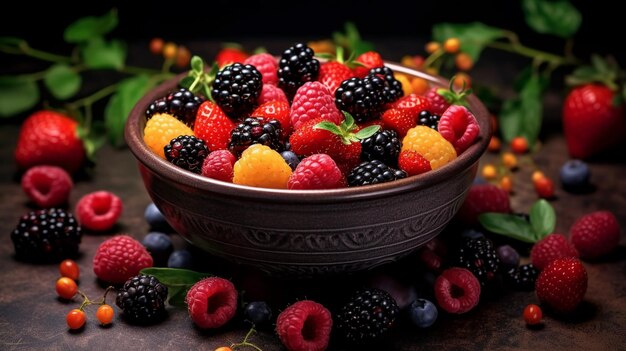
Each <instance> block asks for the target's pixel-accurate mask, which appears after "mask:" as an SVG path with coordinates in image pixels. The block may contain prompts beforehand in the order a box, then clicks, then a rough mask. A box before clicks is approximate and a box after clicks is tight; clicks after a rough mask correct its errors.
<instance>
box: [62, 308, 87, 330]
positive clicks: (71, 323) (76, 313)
mask: <svg viewBox="0 0 626 351" xmlns="http://www.w3.org/2000/svg"><path fill="white" fill-rule="evenodd" d="M86 320H87V318H86V317H85V312H83V311H82V310H79V309H78V308H75V309H73V310H71V311H70V312H69V313H68V314H67V315H66V316H65V322H66V323H67V326H68V328H70V329H72V330H76V329H80V328H82V327H83V326H84V325H85V321H86Z"/></svg>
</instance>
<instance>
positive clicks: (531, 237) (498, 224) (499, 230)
mask: <svg viewBox="0 0 626 351" xmlns="http://www.w3.org/2000/svg"><path fill="white" fill-rule="evenodd" d="M478 221H479V222H480V224H481V225H482V226H483V227H485V229H487V230H488V231H490V232H492V233H496V234H500V235H504V236H507V237H509V238H512V239H515V240H519V241H523V242H526V243H534V242H535V241H536V239H535V232H534V231H533V228H532V227H531V225H530V223H528V221H527V220H525V219H524V218H522V217H519V216H516V215H511V214H504V213H496V212H488V213H483V214H481V215H480V216H478Z"/></svg>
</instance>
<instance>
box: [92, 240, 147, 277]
mask: <svg viewBox="0 0 626 351" xmlns="http://www.w3.org/2000/svg"><path fill="white" fill-rule="evenodd" d="M153 262H154V261H153V259H152V256H150V253H149V252H148V251H147V250H146V248H145V247H144V246H143V245H142V244H141V243H140V242H139V241H137V240H135V239H133V238H132V237H130V236H128V235H116V236H114V237H112V238H110V239H108V240H105V241H104V242H102V244H100V246H98V249H97V250H96V254H95V256H94V258H93V271H94V273H95V274H96V276H97V277H98V278H99V279H101V280H103V281H105V282H108V283H114V284H117V283H124V282H125V281H127V280H128V279H129V278H131V277H133V276H135V275H137V274H139V271H140V270H142V269H144V268H147V267H152V264H153Z"/></svg>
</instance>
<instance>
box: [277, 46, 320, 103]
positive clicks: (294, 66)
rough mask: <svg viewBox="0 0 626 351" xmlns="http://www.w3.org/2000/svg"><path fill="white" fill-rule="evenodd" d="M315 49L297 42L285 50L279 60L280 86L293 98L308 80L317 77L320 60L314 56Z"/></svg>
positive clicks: (310, 80)
mask: <svg viewBox="0 0 626 351" xmlns="http://www.w3.org/2000/svg"><path fill="white" fill-rule="evenodd" d="M314 55H315V53H314V52H313V49H311V48H310V47H308V46H306V44H303V43H297V44H295V45H293V46H291V47H289V48H288V49H287V50H285V51H283V53H282V55H281V57H280V60H279V61H278V86H279V87H280V88H282V89H283V91H284V92H285V94H286V95H287V97H288V98H289V99H292V98H293V96H294V95H295V94H296V91H297V90H298V88H300V87H301V86H302V85H303V84H304V83H306V82H312V81H314V80H316V79H317V77H318V75H319V70H320V62H319V61H318V60H317V59H316V58H315V57H314Z"/></svg>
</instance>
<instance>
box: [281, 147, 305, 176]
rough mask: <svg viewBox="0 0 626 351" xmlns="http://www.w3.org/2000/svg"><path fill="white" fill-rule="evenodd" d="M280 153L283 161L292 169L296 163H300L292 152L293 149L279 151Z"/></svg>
mask: <svg viewBox="0 0 626 351" xmlns="http://www.w3.org/2000/svg"><path fill="white" fill-rule="evenodd" d="M280 155H281V156H282V157H283V159H284V160H285V162H287V164H288V165H289V167H291V170H292V171H293V170H294V169H296V167H297V166H298V163H300V159H299V158H298V156H297V155H296V154H294V153H293V151H283V152H281V153H280Z"/></svg>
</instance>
